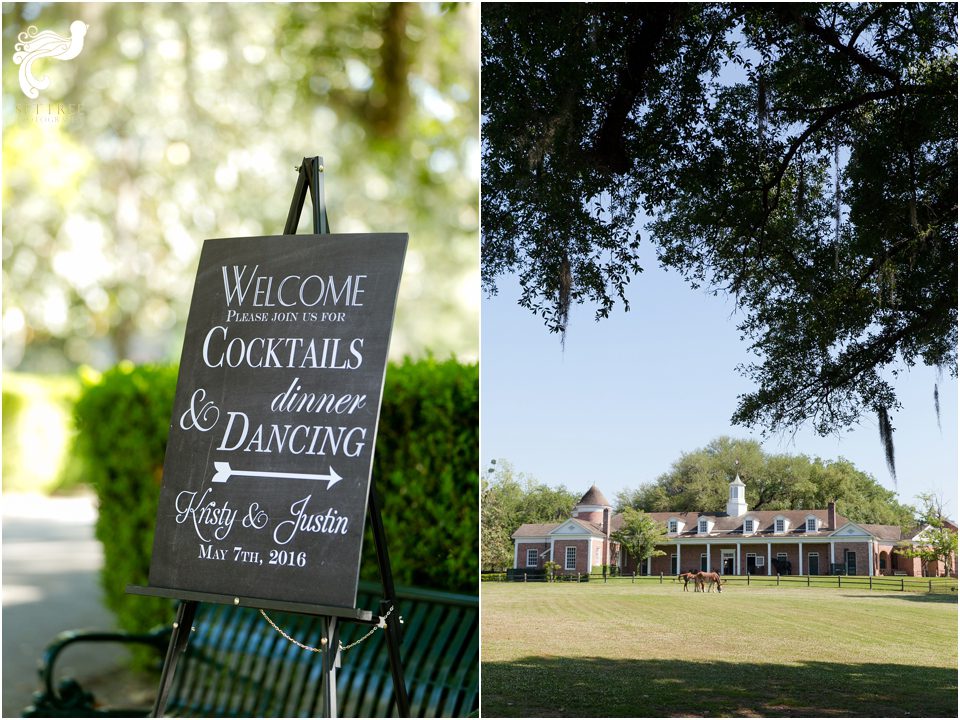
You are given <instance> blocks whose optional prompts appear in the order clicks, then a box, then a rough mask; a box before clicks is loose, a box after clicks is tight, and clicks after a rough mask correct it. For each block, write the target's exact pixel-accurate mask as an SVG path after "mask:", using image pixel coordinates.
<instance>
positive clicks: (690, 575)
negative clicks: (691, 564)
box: [677, 571, 700, 592]
mask: <svg viewBox="0 0 960 720" xmlns="http://www.w3.org/2000/svg"><path fill="white" fill-rule="evenodd" d="M677 580H683V591H684V592H687V585H688V584H689V583H690V581H691V580H693V590H694V592H698V591H699V590H700V586H699V585H698V584H697V574H696V573H695V572H693V571H691V572H685V573H680V574H679V575H677Z"/></svg>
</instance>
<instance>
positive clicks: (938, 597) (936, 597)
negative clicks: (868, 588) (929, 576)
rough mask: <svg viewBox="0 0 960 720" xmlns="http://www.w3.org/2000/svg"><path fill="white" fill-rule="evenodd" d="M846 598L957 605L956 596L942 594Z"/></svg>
mask: <svg viewBox="0 0 960 720" xmlns="http://www.w3.org/2000/svg"><path fill="white" fill-rule="evenodd" d="M846 597H848V598H868V599H871V600H872V599H875V598H884V599H886V600H910V601H912V602H921V603H947V604H953V605H956V604H957V596H956V595H944V594H936V593H935V594H933V595H930V594H924V593H912V592H906V593H903V594H902V595H889V594H883V595H880V594H877V593H872V594H869V595H847V596H846Z"/></svg>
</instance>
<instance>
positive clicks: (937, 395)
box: [933, 383, 943, 432]
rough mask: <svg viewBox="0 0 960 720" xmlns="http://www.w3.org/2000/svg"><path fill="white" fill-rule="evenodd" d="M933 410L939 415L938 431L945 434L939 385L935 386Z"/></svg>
mask: <svg viewBox="0 0 960 720" xmlns="http://www.w3.org/2000/svg"><path fill="white" fill-rule="evenodd" d="M933 409H934V410H935V411H936V413H937V430H939V431H940V432H943V426H942V425H941V424H940V386H939V384H938V383H934V384H933Z"/></svg>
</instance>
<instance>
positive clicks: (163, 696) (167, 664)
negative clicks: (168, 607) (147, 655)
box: [150, 600, 199, 718]
mask: <svg viewBox="0 0 960 720" xmlns="http://www.w3.org/2000/svg"><path fill="white" fill-rule="evenodd" d="M198 605H199V603H198V602H197V601H195V600H184V601H182V602H181V603H180V607H179V608H177V618H176V620H174V622H173V634H172V635H171V636H170V644H169V645H168V646H167V656H166V657H165V658H164V660H163V671H162V672H161V673H160V690H159V692H158V693H157V702H156V704H155V705H154V706H153V712H152V713H150V717H154V718H159V717H163V712H164V710H165V709H166V706H167V696H168V695H169V694H170V688H171V687H173V675H174V672H175V671H176V669H177V663H178V662H179V660H180V656H181V655H182V654H183V652H184V651H185V650H186V649H187V643H188V642H189V641H190V631H191V629H192V627H193V619H194V618H195V617H196V616H197V606H198Z"/></svg>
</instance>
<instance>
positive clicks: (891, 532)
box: [857, 523, 912, 541]
mask: <svg viewBox="0 0 960 720" xmlns="http://www.w3.org/2000/svg"><path fill="white" fill-rule="evenodd" d="M857 525H859V526H860V527H862V528H863V529H864V530H866V531H867V532H868V533H870V534H871V535H873V536H874V537H875V538H877V539H878V540H893V541H897V540H902V539H903V538H904V537H912V536H911V535H903V534H902V533H903V531H902V530H901V529H900V526H899V525H867V524H865V523H857Z"/></svg>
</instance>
